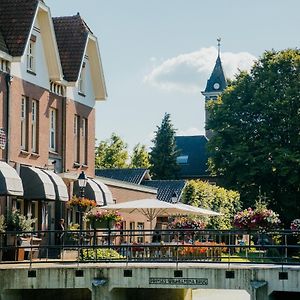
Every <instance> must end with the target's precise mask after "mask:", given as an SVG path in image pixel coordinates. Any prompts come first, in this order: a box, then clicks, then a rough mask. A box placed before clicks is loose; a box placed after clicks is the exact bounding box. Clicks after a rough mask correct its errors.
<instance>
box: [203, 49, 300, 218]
mask: <svg viewBox="0 0 300 300" xmlns="http://www.w3.org/2000/svg"><path fill="white" fill-rule="evenodd" d="M208 108H209V110H210V120H209V121H208V124H207V127H208V128H209V129H212V130H213V131H214V136H213V137H212V138H211V140H210V141H209V151H210V156H211V159H210V162H211V164H210V168H211V170H212V172H213V173H215V174H216V175H218V176H221V177H222V181H223V184H224V185H225V186H226V187H229V188H233V189H236V190H238V191H239V192H240V193H241V199H242V200H243V202H244V204H245V205H246V206H248V205H252V204H253V203H254V201H255V199H257V196H258V193H259V190H260V188H261V191H262V192H263V193H264V194H266V196H267V197H268V200H269V205H270V207H271V208H272V209H273V210H275V211H277V212H279V213H280V215H281V216H282V217H284V218H285V221H286V222H288V221H289V220H291V219H293V218H296V217H299V215H300V202H299V198H300V172H299V170H300V134H299V128H300V50H299V49H296V50H292V49H288V50H284V51H279V52H276V51H267V52H265V53H264V54H263V56H262V57H261V58H260V59H259V60H258V61H257V62H256V63H255V65H254V66H253V67H252V69H251V72H250V73H249V74H248V73H245V72H241V73H240V74H239V75H238V76H237V77H236V79H235V80H234V81H233V82H232V84H231V86H230V87H228V88H227V89H226V90H225V92H224V93H223V94H222V95H221V97H219V99H218V100H217V101H215V102H210V103H208Z"/></svg>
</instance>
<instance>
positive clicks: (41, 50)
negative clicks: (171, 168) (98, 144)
mask: <svg viewBox="0 0 300 300" xmlns="http://www.w3.org/2000/svg"><path fill="white" fill-rule="evenodd" d="M105 98H106V87H105V82H104V75H103V70H102V65H101V58H100V52H99V48H98V42H97V38H96V37H95V35H94V34H93V33H92V31H91V30H90V28H89V27H88V26H87V24H86V23H85V22H84V21H83V20H82V18H81V17H80V15H79V14H77V15H74V16H70V17H58V18H52V16H51V12H50V9H49V7H47V6H46V5H45V3H44V2H43V1H39V0H27V1H20V0H1V2H0V103H1V105H0V146H1V147H2V148H3V149H0V160H1V162H0V195H1V197H0V214H4V213H5V209H6V208H8V209H10V208H14V207H15V208H18V209H20V211H21V212H22V213H23V214H25V215H26V214H27V215H28V216H29V215H30V216H33V217H36V218H38V222H37V224H36V229H48V228H54V225H53V224H54V222H55V218H59V217H61V216H62V215H64V202H65V201H67V200H68V199H69V197H70V195H72V194H73V181H74V179H76V176H77V175H76V174H78V173H80V172H81V171H84V172H85V173H86V174H87V175H88V176H91V177H93V176H94V145H95V143H94V140H95V108H94V107H95V101H98V100H105ZM57 173H61V174H64V176H62V177H63V180H62V177H60V176H58V175H57ZM89 181H91V179H89ZM94 183H95V182H94ZM88 186H89V188H91V189H97V188H98V189H100V190H101V186H100V184H97V183H95V184H92V183H90V184H89V185H88ZM50 224H52V225H50Z"/></svg>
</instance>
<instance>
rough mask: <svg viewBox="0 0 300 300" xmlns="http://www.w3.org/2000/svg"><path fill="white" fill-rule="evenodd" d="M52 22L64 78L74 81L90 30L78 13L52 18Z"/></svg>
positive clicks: (76, 77) (77, 74)
mask: <svg viewBox="0 0 300 300" xmlns="http://www.w3.org/2000/svg"><path fill="white" fill-rule="evenodd" d="M53 24H54V30H55V35H56V40H57V45H58V50H59V56H60V60H61V64H62V69H63V73H64V78H65V80H67V81H70V82H75V81H77V79H78V76H79V71H80V67H81V62H82V58H83V55H84V50H85V45H86V41H87V37H88V34H89V33H92V32H91V30H90V29H89V27H88V26H87V25H86V23H85V22H84V21H83V20H82V19H81V17H80V15H79V14H77V15H75V16H67V17H56V18H53Z"/></svg>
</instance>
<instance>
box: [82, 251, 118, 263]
mask: <svg viewBox="0 0 300 300" xmlns="http://www.w3.org/2000/svg"><path fill="white" fill-rule="evenodd" d="M123 258H124V256H122V255H121V254H119V253H118V252H117V251H116V250H113V249H110V248H101V249H92V248H90V249H82V250H81V253H80V260H82V261H88V260H107V259H109V260H115V259H123Z"/></svg>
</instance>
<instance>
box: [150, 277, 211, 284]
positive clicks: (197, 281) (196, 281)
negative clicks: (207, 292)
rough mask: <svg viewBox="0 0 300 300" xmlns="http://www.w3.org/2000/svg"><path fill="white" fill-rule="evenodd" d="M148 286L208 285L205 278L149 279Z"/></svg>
mask: <svg viewBox="0 0 300 300" xmlns="http://www.w3.org/2000/svg"><path fill="white" fill-rule="evenodd" d="M149 284H163V285H208V279H207V278H153V277H150V278H149Z"/></svg>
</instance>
